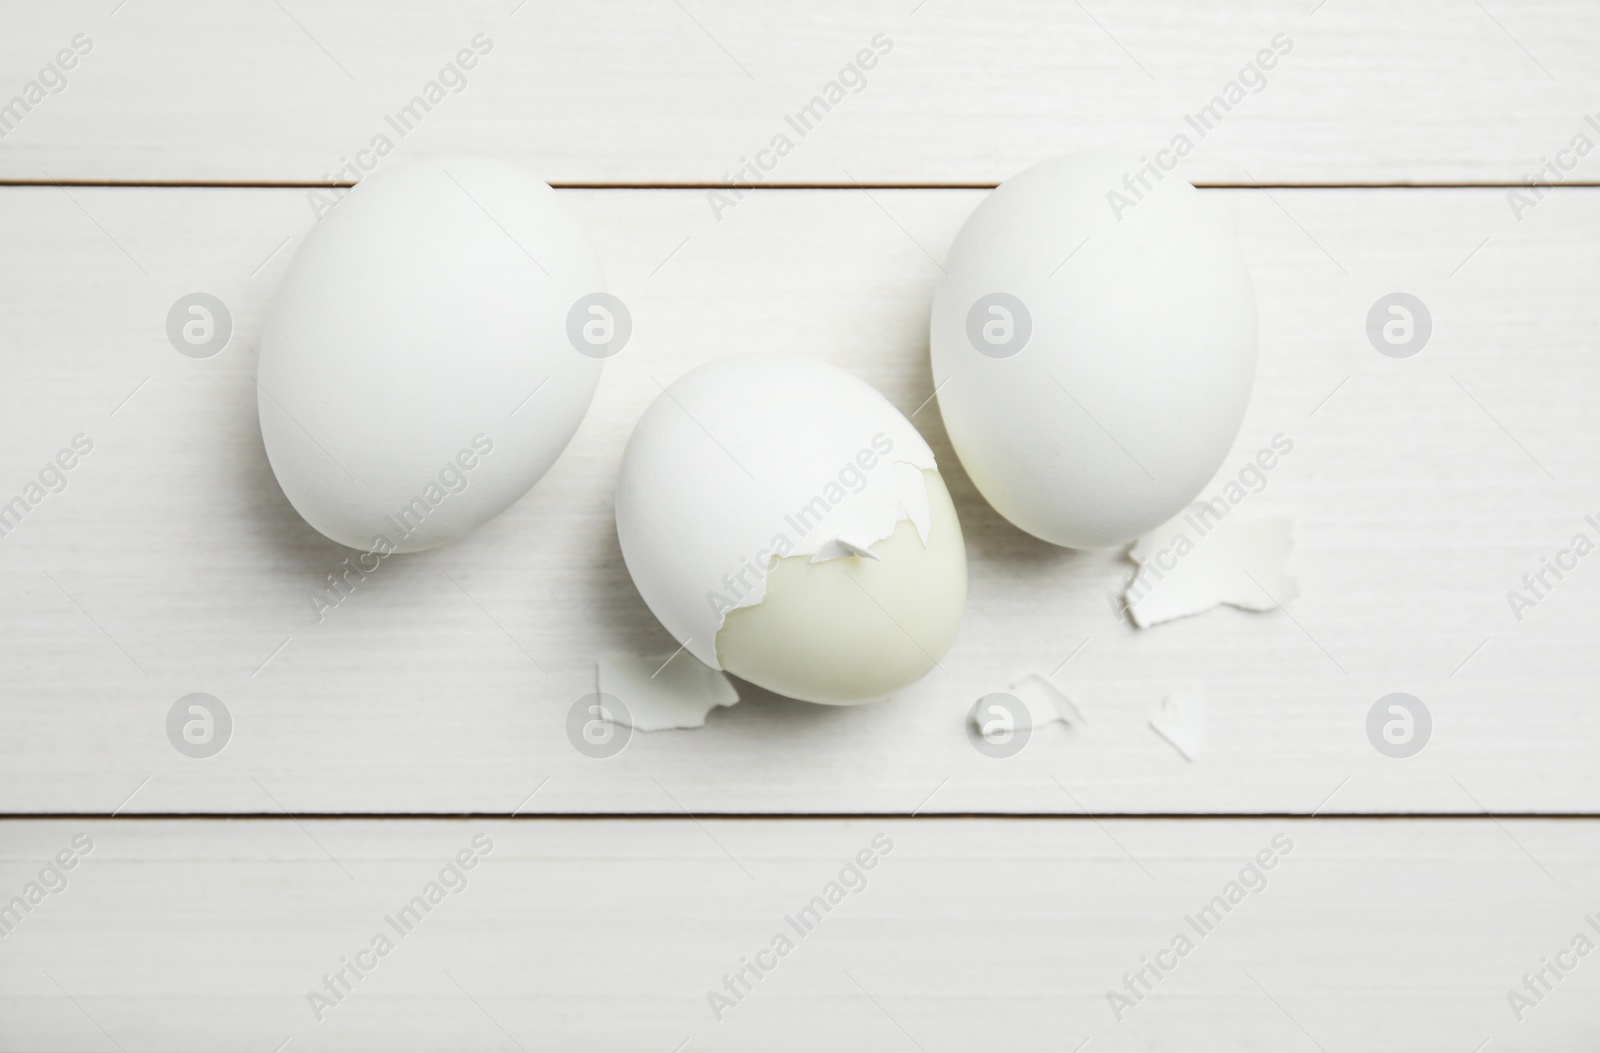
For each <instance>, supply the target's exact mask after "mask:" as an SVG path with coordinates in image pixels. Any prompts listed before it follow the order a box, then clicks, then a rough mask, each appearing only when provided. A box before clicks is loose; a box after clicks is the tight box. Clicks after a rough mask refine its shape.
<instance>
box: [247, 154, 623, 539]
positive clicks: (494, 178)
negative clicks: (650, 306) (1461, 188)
mask: <svg viewBox="0 0 1600 1053" xmlns="http://www.w3.org/2000/svg"><path fill="white" fill-rule="evenodd" d="M629 324H631V323H629V321H628V320H627V319H626V316H625V311H623V309H622V308H621V307H620V305H619V304H617V303H616V301H614V299H612V298H610V297H609V296H607V294H606V292H605V276H604V274H603V273H602V271H601V268H600V263H599V260H598V258H597V257H596V255H595V252H594V249H593V247H592V246H591V245H590V244H589V239H588V237H587V235H586V234H585V232H584V230H583V228H582V226H581V225H580V224H579V222H578V220H577V219H576V218H575V217H574V216H573V215H572V214H571V213H570V212H568V210H567V209H566V208H565V207H564V206H563V205H562V203H561V202H560V201H559V200H557V197H556V194H555V191H553V190H551V189H550V187H548V186H546V185H545V184H544V183H541V182H540V181H539V180H537V179H535V178H534V177H533V176H531V175H529V174H528V173H526V172H524V171H522V170H521V169H519V168H517V167H516V166H514V165H511V164H508V163H505V162H503V161H497V160H491V159H488V158H482V157H468V156H440V157H428V158H422V159H418V160H413V161H407V162H405V163H403V164H399V165H396V166H394V167H393V168H388V169H385V170H383V171H381V172H378V173H376V174H374V175H372V176H370V177H368V178H366V179H364V180H362V181H361V182H360V183H359V184H358V185H357V186H356V187H355V188H354V189H353V190H352V191H351V192H350V193H349V194H348V195H347V196H346V197H345V199H344V200H343V201H341V202H340V203H339V205H338V207H337V208H334V209H333V210H332V211H331V212H330V213H329V214H328V215H327V217H326V218H325V219H323V221H322V222H321V224H320V225H319V226H317V227H316V229H314V230H313V231H312V232H311V234H310V235H309V236H308V237H307V238H306V240H305V243H304V244H303V245H302V246H301V247H300V249H299V251H298V252H297V253H296V254H295V257H294V260H293V262H292V263H291V264H290V266H289V268H288V272H287V274H286V275H285V277H284V279H283V282H282V285H281V287H280V288H279V289H278V291H277V295H276V298H275V300H274V301H273V303H272V305H271V307H270V309H269V311H268V315H267V319H266V322H265V324H264V327H263V331H262V337H261V353H260V364H259V367H258V370H257V376H256V380H257V393H256V400H257V408H258V412H259V415H260V420H261V437H262V440H263V442H264V443H265V445H266V451H267V457H268V459H269V461H270V462H271V464H272V470H273V472H274V474H276V476H277V478H278V482H279V484H280V485H281V486H282V488H283V492H284V493H285V494H286V495H287V496H288V498H289V501H290V503H291V504H293V505H294V507H295V509H296V510H297V511H298V512H299V513H300V515H301V516H302V517H304V518H305V520H306V522H308V523H310V524H311V526H313V527H315V528H316V529H317V530H318V531H320V532H321V533H323V534H324V535H326V536H327V537H329V538H331V539H333V540H334V541H337V542H339V543H340V544H342V545H348V546H350V547H351V548H356V549H361V550H363V551H379V552H385V553H387V552H412V551H417V550H420V549H426V548H432V547H434V546H436V545H442V544H445V543H446V542H450V541H454V540H456V539H458V538H460V537H462V536H463V535H465V534H467V533H468V532H470V531H471V530H473V529H474V528H475V527H477V526H480V525H481V524H483V523H484V522H486V521H487V520H489V519H491V518H493V517H494V516H496V515H498V514H499V513H500V512H502V511H504V510H505V509H506V508H507V507H509V506H510V505H511V504H512V503H513V502H515V501H516V500H517V499H518V498H519V497H521V496H522V495H523V494H525V493H527V491H528V490H529V488H531V487H532V486H533V485H534V484H535V483H536V482H538V481H539V478H540V477H541V476H543V475H544V474H545V472H546V471H548V470H549V468H550V466H551V465H552V464H553V463H554V462H555V460H556V458H557V457H558V456H559V455H560V453H561V451H562V450H563V449H564V448H565V447H566V446H567V444H568V442H569V441H570V440H571V439H572V436H573V433H574V432H576V431H577V428H578V425H579V423H580V422H581V421H582V420H583V417H584V413H585V412H586V411H587V409H588V407H589V403H590V401H591V399H592V398H593V396H594V391H595V387H596V385H597V384H598V383H599V378H600V369H601V360H602V359H603V358H604V357H606V355H607V354H609V353H613V352H614V350H617V349H620V348H619V347H617V346H616V345H617V344H618V343H620V342H621V341H625V340H626V331H625V330H626V328H627V326H628V325H629ZM608 327H609V328H608Z"/></svg>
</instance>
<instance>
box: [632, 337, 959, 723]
mask: <svg viewBox="0 0 1600 1053" xmlns="http://www.w3.org/2000/svg"><path fill="white" fill-rule="evenodd" d="M617 537H618V540H619V541H620V543H621V546H622V555H623V559H624V560H625V562H626V563H627V566H628V571H629V573H630V574H631V575H632V576H633V581H634V584H635V585H637V586H638V589H639V593H640V595H642V596H643V597H644V600H645V603H646V604H648V605H649V607H650V609H651V611H653V612H654V613H655V615H656V617H657V618H658V619H660V621H661V623H662V624H663V625H664V626H665V627H666V628H667V630H668V631H669V632H671V633H672V635H673V636H674V637H676V638H677V639H678V641H679V643H681V644H682V645H683V646H684V648H685V649H686V650H688V651H689V652H690V653H691V654H693V655H694V656H695V657H696V658H698V659H699V660H700V661H702V662H704V663H705V664H706V665H709V666H711V667H712V668H714V669H723V670H726V671H727V672H729V673H733V674H734V675H736V676H739V677H743V678H744V679H746V680H748V681H750V682H751V683H754V684H757V685H759V686H761V687H765V688H768V689H769V690H772V691H776V692H778V693H779V694H783V695H788V696H789V697H791V698H799V699H804V700H806V701H810V702H823V703H831V704H844V703H854V702H863V701H867V700H870V699H874V698H881V697H883V696H885V695H888V694H890V693H891V692H893V691H896V690H898V689H899V688H902V687H905V686H906V685H908V684H910V683H912V682H914V681H916V680H918V679H920V678H921V677H922V676H924V675H925V674H927V673H928V672H929V671H930V670H932V669H933V668H934V667H935V666H937V665H938V663H939V659H940V658H942V657H943V656H944V654H945V652H946V650H947V649H948V648H949V646H950V643H951V641H952V640H953V639H954V637H955V633H956V628H957V626H958V624H959V623H960V620H961V608H962V606H963V605H964V603H965V602H966V595H967V564H966V548H965V546H964V544H963V541H962V537H961V525H960V523H959V522H958V521H957V519H956V513H955V507H954V505H953V504H952V503H951V501H950V494H949V492H948V491H947V490H946V489H945V486H944V481H943V480H942V479H941V478H940V476H939V472H938V468H937V466H936V464H935V463H934V458H933V451H931V450H930V449H929V448H928V444H927V443H926V442H924V441H923V439H922V436H921V435H919V434H918V433H917V431H916V429H915V428H913V427H912V426H911V423H910V422H909V421H908V420H906V418H905V417H903V416H902V415H901V414H900V412H899V411H898V410H896V409H895V408H894V406H893V405H892V404H890V402H889V401H888V400H887V399H885V398H884V397H883V396H882V395H881V394H879V393H878V392H877V391H876V390H874V389H873V388H872V387H870V386H869V385H867V384H865V383H864V382H862V381H861V380H858V379H857V378H855V377H853V376H851V375H850V374H848V373H846V372H844V371H843V370H840V369H837V368H835V367H833V366H830V365H827V364H825V363H822V362H816V361H812V360H809V359H803V358H793V357H789V356H783V355H768V354H745V355H735V356H733V357H730V358H724V359H720V360H717V361H714V362H711V363H708V364H706V365H703V366H700V367H699V368H697V369H694V370H692V371H690V372H689V373H687V374H685V375H684V376H682V377H680V378H679V379H678V380H677V381H676V382H674V383H673V384H672V385H671V386H670V387H668V388H666V389H665V390H664V391H663V392H662V394H661V395H660V396H659V397H657V398H656V400H655V401H654V402H653V403H651V405H650V407H649V409H647V410H646V411H645V413H644V416H643V417H641V418H640V420H639V423H638V425H637V426H636V427H635V428H634V431H633V435H632V436H631V437H630V438H629V440H628V446H627V450H626V452H625V453H624V454H623V460H622V470H621V473H620V477H619V479H618V483H617Z"/></svg>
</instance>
